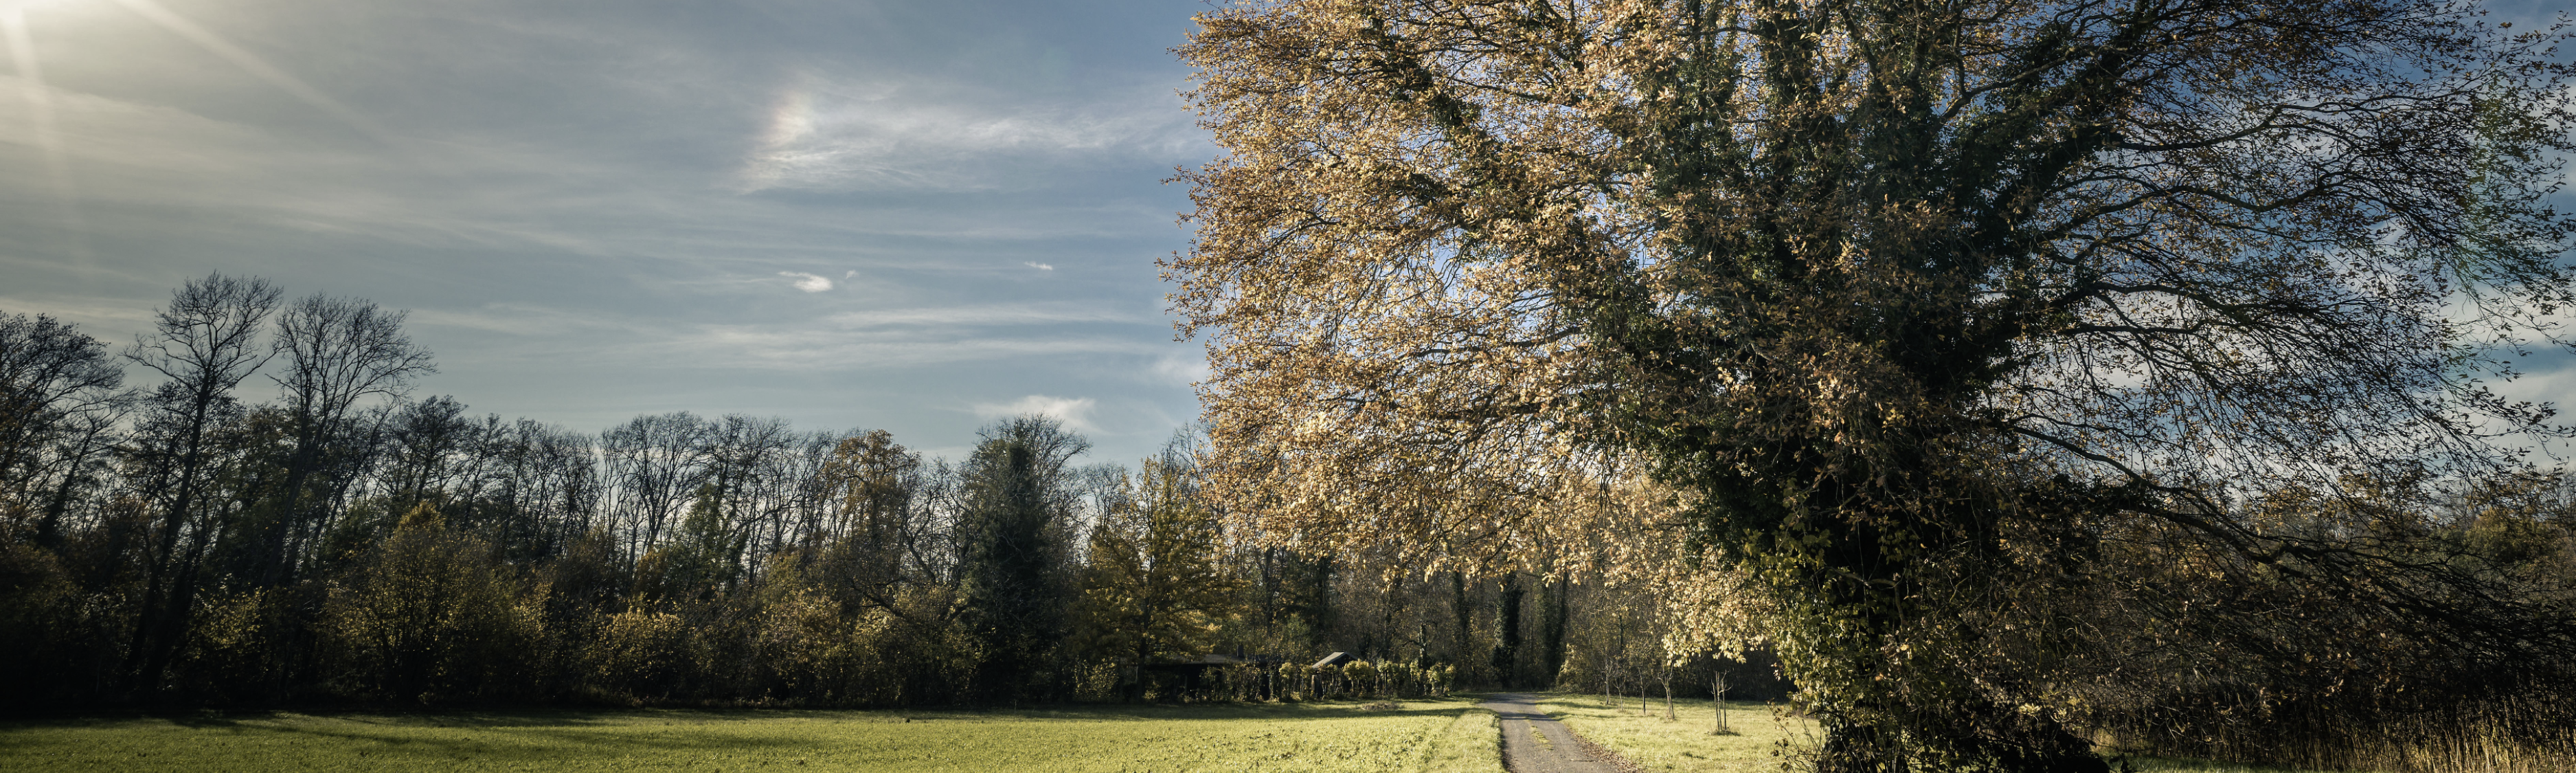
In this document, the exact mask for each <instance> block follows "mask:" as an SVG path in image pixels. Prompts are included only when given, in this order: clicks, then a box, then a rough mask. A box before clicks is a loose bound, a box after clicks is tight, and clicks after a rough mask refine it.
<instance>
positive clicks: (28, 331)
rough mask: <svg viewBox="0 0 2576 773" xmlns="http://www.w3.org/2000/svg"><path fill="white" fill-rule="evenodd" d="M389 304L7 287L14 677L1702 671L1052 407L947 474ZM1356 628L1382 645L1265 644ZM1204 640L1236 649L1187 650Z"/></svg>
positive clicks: (235, 285) (1620, 686)
mask: <svg viewBox="0 0 2576 773" xmlns="http://www.w3.org/2000/svg"><path fill="white" fill-rule="evenodd" d="M403 321H404V318H403V314H402V313H400V312H389V311H386V310H384V309H380V308H378V307H377V306H376V305H375V304H373V303H371V302H367V301H364V300H357V299H345V298H332V297H325V296H320V295H316V296H311V297H306V298H302V299H297V300H292V301H289V300H286V299H285V298H284V293H283V292H282V291H281V290H280V289H279V288H277V287H276V286H274V285H272V284H270V283H269V282H266V281H264V280H260V279H256V278H235V277H226V276H222V275H210V276H208V277H206V278H204V279H201V280H196V281H191V282H189V283H187V284H186V285H185V286H183V287H181V288H179V289H178V290H177V291H176V292H175V293H174V294H173V296H172V299H171V302H170V304H169V305H168V306H167V307H166V308H164V309H161V310H160V311H159V312H158V313H157V314H156V316H155V317H154V318H153V325H152V327H151V329H150V330H149V331H148V332H146V333H144V334H143V335H142V336H140V337H139V338H138V340H137V341H136V342H135V343H133V344H132V345H131V346H126V347H117V348H113V349H112V348H111V347H110V346H109V345H108V344H107V343H106V342H103V341H100V340H97V339H94V338H91V337H89V336H88V335H86V334H84V333H82V332H80V331H79V330H78V329H76V328H75V326H73V325H70V324H66V323H63V322H60V321H57V320H55V319H52V318H50V317H46V316H42V315H32V316H31V315H28V314H23V313H20V314H10V313H5V312H0V674H5V676H0V692H5V693H6V694H7V695H9V696H11V697H13V698H16V699H17V700H18V702H19V704H20V705H96V704H119V703H136V704H151V703H174V702H175V703H197V704H206V703H218V704H220V703H231V704H244V703H253V704H256V703H279V702H313V701H340V700H349V701H370V702H387V701H390V702H404V703H412V702H431V703H436V702H460V701H470V702H492V701H606V702H616V703H633V702H682V703H730V704H757V705H900V704H949V703H975V704H1007V703H1020V702H1030V701H1052V700H1066V699H1109V698H1127V699H1135V698H1146V697H1157V698H1168V697H1182V696H1183V693H1184V691H1185V690H1187V689H1196V690H1198V691H1199V693H1200V694H1202V695H1206V696H1214V697H1226V696H1232V697H1247V696H1249V697H1268V698H1283V697H1289V698H1293V697H1299V696H1301V695H1310V694H1315V693H1318V692H1321V693H1328V694H1329V693H1349V694H1359V693H1368V692H1372V691H1375V692H1386V693H1390V694H1393V693H1419V692H1422V691H1426V690H1437V689H1445V688H1446V687H1447V686H1449V685H1452V684H1456V683H1460V682H1464V683H1468V684H1510V685H1522V686H1530V685H1543V684H1553V683H1556V682H1558V681H1559V680H1560V679H1563V680H1565V681H1566V682H1567V683H1569V684H1574V685H1578V686H1581V687H1584V688H1585V689H1616V690H1619V691H1621V692H1630V693H1634V692H1638V691H1642V690H1646V689H1648V688H1649V687H1654V688H1656V689H1658V690H1662V689H1677V690H1678V691H1679V692H1681V693H1682V694H1694V693H1704V692H1705V685H1706V684H1707V683H1708V679H1709V677H1710V676H1713V675H1715V674H1714V672H1713V671H1712V669H1715V668H1716V666H1715V664H1713V663H1711V662H1708V661H1706V660H1704V659H1702V660H1700V661H1695V662H1689V663H1684V667H1679V668H1677V667H1676V665H1675V661H1676V659H1675V658H1673V657H1671V656H1669V655H1667V654H1665V653H1663V652H1662V651H1661V650H1660V649H1659V648H1660V646H1661V644H1660V640H1658V639H1656V638H1655V636H1654V633H1653V626H1654V622H1653V619H1652V618H1653V616H1654V614H1655V613H1654V611H1653V608H1652V605H1649V604H1643V603H1640V601H1641V600H1642V597H1639V596H1637V595H1636V594H1635V593H1633V592H1623V591H1617V590H1611V589H1606V588H1602V587H1598V586H1597V584H1595V585H1584V584H1578V583H1576V582H1573V581H1571V580H1569V579H1567V578H1565V577H1557V578H1554V579H1550V578H1546V577H1542V576H1540V575H1535V574H1528V573H1511V574H1508V575H1506V576H1503V577H1500V578H1498V579H1496V578H1487V579H1478V578H1471V577H1467V576H1464V575H1459V574H1455V573H1443V574H1436V575H1424V574H1422V573H1419V572H1407V571H1404V570H1403V569H1402V568H1401V567H1397V566H1394V565H1392V562H1391V559H1390V558H1388V557H1384V556H1372V555H1368V554H1364V553H1353V554H1337V555H1304V554H1301V553H1299V552H1297V551H1293V550H1289V549H1285V548H1281V547H1276V546H1265V544H1264V541H1263V540H1260V539H1257V537H1258V536H1259V535H1252V534H1244V533H1240V532H1238V531H1235V530H1233V529H1230V528H1229V527H1228V526H1227V525H1226V524H1227V521H1226V519H1225V518H1224V515H1225V514H1224V513H1223V512H1221V511H1220V509H1219V508H1218V507H1217V506H1215V505H1214V504H1212V503H1210V502H1208V501H1206V500H1205V498H1203V497H1201V496H1200V495H1199V491H1198V486H1199V481H1200V473H1199V471H1198V470H1197V468H1196V467H1195V466H1194V465H1195V462H1194V461H1193V454H1192V452H1191V451H1192V449H1191V448H1190V447H1189V442H1190V441H1189V439H1188V438H1187V437H1186V436H1182V437H1180V438H1178V439H1176V440H1175V442H1174V444H1173V445H1171V446H1170V447H1169V448H1167V449H1166V450H1165V451H1164V452H1163V453H1162V454H1160V455H1159V456H1157V457H1156V458H1153V459H1147V460H1143V461H1142V462H1141V463H1140V464H1138V465H1137V466H1135V467H1133V468H1130V467H1126V466H1121V465H1115V464H1089V465H1085V464H1080V463H1078V462H1079V460H1080V459H1081V457H1082V455H1083V454H1084V453H1085V451H1086V450H1087V449H1088V444H1087V443H1086V442H1085V441H1084V440H1083V438H1081V437H1080V436H1079V435H1077V434H1075V433H1073V432H1070V431H1067V430H1066V429H1065V428H1064V427H1063V426H1061V425H1060V424H1058V423H1056V422H1053V421H1050V420H1047V419H1045V418H1041V417H1021V418H1014V419H1009V420H1004V421H999V422H996V423H994V424H992V425H991V426H989V427H986V428H985V429H984V430H983V431H982V433H981V434H980V435H979V436H978V438H977V442H976V444H975V445H974V450H973V451H972V452H971V453H970V454H969V455H968V456H967V457H966V458H964V459H962V460H956V461H953V462H952V461H949V460H944V459H926V458H924V457H923V456H922V455H921V454H919V453H917V452H914V451H911V450H908V449H907V448H905V447H904V446H903V445H901V444H899V443H898V442H896V440H895V438H894V437H892V436H891V435H890V434H888V433H886V432H883V431H859V430H853V431H848V432H809V431H800V430H797V429H795V428H793V427H791V426H789V425H788V424H787V423H786V422H784V421H781V420H777V419H762V418H754V417H750V416H743V415H726V416H722V417H715V418H708V417H701V416H698V415H694V414H691V413H686V412H680V413H668V414H657V415H647V416H639V417H636V418H635V419H633V420H631V421H628V422H625V423H622V424H619V425H617V426H614V427H609V428H607V429H605V430H603V431H601V432H599V433H597V434H589V433H584V432H580V431H575V430H571V429H566V428H563V427H560V426H555V425H550V424H546V423H542V422H538V421H534V420H529V419H517V420H505V419H503V418H501V417H499V416H497V415H481V416H477V415H474V414H472V413H471V412H469V411H468V410H467V407H466V405H465V404H463V403H460V402H458V401H457V400H455V399H452V398H449V397H443V396H442V397H426V398H421V399H413V398H412V397H411V396H410V392H411V391H412V389H413V385H414V384H415V383H416V381H417V380H418V379H419V377H421V376H423V375H426V374H429V373H432V372H434V364H433V361H432V359H431V356H430V353H429V352H427V351H425V350H423V349H421V348H420V347H418V346H416V345H414V344H412V343H411V342H410V340H409V338H408V337H407V336H406V335H405V334H404V332H403V330H402V324H403ZM129 372H132V373H135V374H138V375H142V376H148V377H149V378H148V379H146V380H147V381H148V382H149V383H146V384H142V385H139V386H129V385H128V384H127V381H126V378H127V375H128V373H129ZM263 396H264V397H265V399H261V398H262V397H263ZM1337 651H1339V652H1347V653H1350V655H1351V656H1352V657H1354V658H1356V659H1359V660H1362V661H1365V663H1364V664H1362V665H1356V666H1341V667H1338V668H1341V669H1349V670H1348V673H1344V671H1342V670H1324V671H1318V670H1316V669H1311V668H1303V669H1301V668H1290V669H1285V670H1281V669H1277V668H1269V667H1265V666H1263V665H1261V664H1279V663H1296V664H1306V663H1312V662H1313V661H1314V660H1315V659H1317V658H1318V657H1320V656H1321V655H1323V654H1327V653H1330V652H1337ZM1209 655H1222V656H1226V657H1228V658H1231V659H1233V660H1235V661H1238V662H1240V663H1244V664H1251V665H1236V666H1232V667H1231V670H1227V669H1210V671H1213V672H1219V673H1216V674H1200V673H1198V672H1194V671H1191V670H1190V669H1186V668H1182V669H1174V668H1169V667H1168V666H1170V665H1171V664H1176V663H1185V662H1191V661H1197V660H1201V659H1203V658H1205V657H1206V656H1209ZM1569 663H1571V664H1572V665H1571V666H1569V665H1568V664H1569ZM1247 669H1249V670H1247ZM1736 669H1737V670H1738V671H1741V672H1744V673H1745V675H1746V676H1744V677H1739V678H1738V679H1737V680H1736V682H1737V683H1738V684H1743V683H1745V682H1746V681H1747V678H1750V679H1752V680H1754V681H1755V682H1759V681H1760V679H1761V678H1762V677H1763V674H1762V673H1761V671H1762V669H1760V668H1747V667H1742V666H1737V667H1736ZM1222 673H1232V674H1235V676H1233V677H1231V678H1224V677H1222V676H1221V674H1222ZM1248 673H1259V674H1263V675H1262V676H1260V677H1259V678H1258V679H1255V678H1252V677H1249V676H1245V675H1244V674H1248ZM1396 674H1402V675H1405V676H1403V677H1402V678H1396V677H1394V676H1391V675H1396ZM1201 676H1211V677H1213V678H1211V679H1201V678H1199V677H1201ZM1676 680H1678V683H1676ZM1650 683H1651V684H1650ZM1255 685H1258V689H1254V688H1253V686H1255ZM1283 685H1286V686H1283ZM1299 685H1302V686H1299ZM1354 685H1369V686H1371V687H1369V688H1367V689H1360V688H1357V687H1354ZM1757 689H1759V688H1757ZM1774 690H1775V691H1776V687H1775V688H1774ZM1220 694H1221V695H1220ZM1739 694H1742V693H1741V692H1739Z"/></svg>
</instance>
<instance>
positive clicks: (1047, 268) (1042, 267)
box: [1020, 260, 1055, 271]
mask: <svg viewBox="0 0 2576 773" xmlns="http://www.w3.org/2000/svg"><path fill="white" fill-rule="evenodd" d="M1020 265H1023V266H1028V267H1029V268H1034V269H1037V270H1039V271H1054V270H1055V266H1054V265H1052V264H1047V263H1039V262H1037V261H1034V260H1032V261H1028V262H1026V263H1022V264H1020Z"/></svg>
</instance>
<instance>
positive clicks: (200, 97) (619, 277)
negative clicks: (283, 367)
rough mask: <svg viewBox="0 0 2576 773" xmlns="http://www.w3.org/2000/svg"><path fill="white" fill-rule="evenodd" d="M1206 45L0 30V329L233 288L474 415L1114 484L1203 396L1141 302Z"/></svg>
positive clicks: (44, 5)
mask: <svg viewBox="0 0 2576 773" xmlns="http://www.w3.org/2000/svg"><path fill="white" fill-rule="evenodd" d="M1204 8H1205V6H1204V5H1202V4H1200V3H1197V2H1189V1H1186V0H1135V1H1131V2H1088V3H1082V4H1066V3H1039V2H1027V3H1013V2H909V3H905V2H847V1H835V2H802V1H799V0H788V1H763V2H733V3H712V2H701V3H665V2H638V1H636V0H616V1H614V2H546V3H504V2H484V1H481V0H440V1H439V2H430V3H392V2H354V3H353V2H345V1H343V2H321V1H320V0H36V1H35V2H18V1H14V0H0V27H5V26H8V25H7V24H6V22H7V21H8V16H9V15H10V14H13V13H14V14H15V15H16V17H17V18H19V19H21V20H22V22H21V23H20V24H18V25H16V29H17V30H21V31H23V37H18V38H16V40H18V41H21V42H23V43H26V44H29V45H14V44H13V45H11V46H10V53H11V55H12V60H11V64H12V65H13V66H11V67H10V68H8V73H9V74H8V76H7V77H6V78H5V79H0V310H5V311H10V312H43V313H49V314H53V315H55V316H58V317H61V318H64V319H68V320H71V321H75V322H78V323H80V324H81V325H82V326H83V328H84V329H85V330H87V331H88V332H90V333H92V334H93V335H98V336H100V337H103V338H107V339H109V340H110V341H117V342H121V341H125V340H130V339H131V337H132V335H133V333H135V332H136V331H138V330H140V329H141V327H142V325H143V324H144V322H145V320H146V318H147V316H148V314H149V313H150V311H151V309H153V308H154V307H156V306H158V305H159V304H160V303H161V302H162V301H163V300H164V299H166V298H167V297H168V293H169V291H170V289H171V288H172V287H174V286H176V285H178V284H179V283H180V282H182V281H184V280H186V279H187V278H190V277H194V276H202V275H204V274H205V273H206V272H208V271H214V270H220V271H223V272H225V273H232V274H256V275H261V276H266V277H268V278H270V279H272V280H275V281H277V282H278V283H280V284H281V285H283V286H284V287H285V288H286V290H287V291H288V292H289V293H290V294H291V295H302V294H307V293H313V292H323V293H329V294H333V295H351V296H361V297H366V298H371V299H374V300H375V301H377V302H379V303H381V304H384V305H385V306H388V307H392V308H402V309H409V310H411V324H410V329H411V331H412V333H413V336H414V338H415V340H417V341H418V342H420V343H422V344H424V345H426V346H428V347H429V348H431V349H433V350H435V351H436V352H437V354H438V361H439V365H440V367H441V370H442V372H441V373H439V374H437V375H434V376H430V377H427V378H425V379H424V380H423V381H422V382H421V383H420V385H419V388H418V393H419V394H423V395H426V394H453V395H455V396H456V397H457V398H458V399H460V400H462V401H464V402H465V403H467V404H468V405H469V406H471V407H472V408H473V409H474V410H475V411H477V412H494V413H499V414H502V415H504V416H526V417H529V418H534V419H538V420H541V421H548V422H554V423H559V424H563V425H566V426H570V427H573V428H578V429H583V430H591V431H596V430H598V429H600V428H602V427H605V426H607V425H609V424H612V423H615V422H618V421H621V420H623V419H625V418H627V417H630V416H633V415H635V414H637V413H643V412H660V411H671V410H693V411H697V412H699V413H701V414H710V415H712V414H721V413H727V412H743V413H750V414H755V415H763V416H781V417H786V418H788V419H791V420H793V421H794V422H796V423H797V425H799V426H800V427H804V428H807V429H842V428H849V427H870V428H885V429H889V430H892V431H893V432H894V433H895V434H896V436H897V438H898V439H899V440H900V441H902V442H904V443H906V444H908V445H911V446H913V447H915V448H917V449H923V450H928V451H931V452H933V453H940V454H946V455H949V456H952V457H953V456H956V455H958V454H959V453H960V452H961V451H962V450H963V449H964V448H965V447H966V446H967V445H968V444H969V443H971V442H972V436H973V432H974V430H975V428H976V427H978V426H980V425H982V424H985V423H987V422H989V421H990V420H991V419H993V418H995V417H997V416H1001V415H1007V414H1010V413H1014V412H1019V411H1028V410H1040V411H1045V412H1050V413H1053V414H1055V415H1057V416H1059V417H1060V418H1063V419H1064V420H1066V421H1067V422H1068V423H1069V424H1071V425H1073V426H1074V427H1075V428H1077V429H1080V430H1081V431H1083V432H1084V433H1085V434H1086V435H1088V436H1090V437H1091V438H1092V439H1093V441H1094V443H1095V446H1096V451H1095V453H1094V458H1101V459H1111V460H1124V461H1130V462H1132V461H1133V460H1134V459H1135V458H1137V457H1140V456H1143V455H1145V454H1148V453H1150V452H1151V451H1152V450H1153V449H1154V448H1156V447H1157V446H1159V445H1160V444H1161V443H1162V442H1163V440H1164V439H1165V438H1167V437H1168V436H1169V435H1170V433H1171V432H1172V431H1173V430H1174V429H1175V428H1177V427H1179V426H1180V425H1181V424H1183V423H1184V422H1187V421H1190V420H1191V419H1192V418H1193V417H1194V416H1195V415H1196V412H1197V406H1196V401H1195V398H1194V397H1193V394H1192V391H1191V388H1190V381H1191V380H1192V379H1194V378H1196V377H1198V376H1199V374H1201V373H1202V372H1203V369H1204V364H1203V363H1204V361H1203V358H1202V356H1201V353H1200V350H1199V348H1198V346H1197V345H1196V344H1194V343H1181V342H1175V341H1173V340H1172V337H1173V333H1172V330H1171V327H1170V324H1169V321H1168V317H1167V316H1166V315H1165V313H1164V311H1163V295H1164V293H1165V292H1166V286H1165V285H1163V284H1162V283H1161V282H1160V281H1159V280H1158V279H1157V277H1156V268H1155V265H1154V261H1155V259H1156V258H1158V257H1161V256H1163V255H1166V254H1169V253H1170V252H1172V251H1174V250H1178V249H1182V248H1184V247H1185V246H1186V244H1187V232H1186V231H1185V230H1183V229H1182V228H1180V227H1179V226H1178V225H1176V223H1175V215H1176V213H1177V212H1178V211H1180V210H1181V209H1183V208H1185V207H1186V206H1187V199H1186V196H1185V191H1184V190H1183V189H1182V188H1181V187H1180V186H1178V185H1165V184H1163V182H1162V181H1163V180H1164V179H1165V178H1167V177H1169V176H1170V175H1171V174H1172V170H1173V168H1174V167H1175V166H1178V165H1185V164H1195V163H1197V162H1199V161H1201V160H1204V159H1205V158H1207V157H1208V156H1210V155H1211V154H1212V153H1213V148H1212V147H1211V146H1210V145H1209V144H1208V142H1207V139H1206V135H1205V133H1204V132H1202V131H1200V130H1199V129H1197V128H1196V126H1195V125H1194V121H1195V118H1194V117H1193V116H1191V115H1190V114H1189V113H1188V111H1187V109H1186V107H1185V106H1184V105H1183V104H1182V102H1181V100H1180V98H1179V97H1178V96H1176V94H1175V92H1176V90H1178V89H1180V88H1183V87H1185V86H1186V83H1185V79H1186V77H1187V74H1188V70H1187V69H1186V68H1185V67H1183V66H1182V65H1181V64H1179V63H1178V62H1177V61H1175V60H1173V59H1172V57H1171V56H1170V54H1169V53H1168V52H1167V51H1166V49H1168V48H1169V47H1171V46H1173V45H1176V44H1178V43H1180V42H1181V41H1182V39H1183V36H1184V35H1185V34H1186V33H1187V32H1188V30H1189V29H1190V25H1191V22H1190V15H1191V14H1192V13H1194V12H1196V11H1199V10H1203V9H1204ZM0 31H7V30H0ZM29 54H32V56H29ZM28 64H32V65H34V68H33V72H32V73H31V72H30V71H29V68H27V67H26V66H25V65H28ZM31 74H33V75H36V76H39V77H38V78H30V77H29V76H30V75H31ZM263 383H264V381H254V382H252V383H251V385H250V386H249V387H246V389H245V394H244V396H245V397H249V398H253V399H258V398H263V397H264V396H265V395H264V393H263V392H262V391H261V390H260V389H259V388H258V387H259V386H260V385H261V384H263Z"/></svg>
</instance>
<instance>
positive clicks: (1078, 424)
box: [975, 395, 1100, 432]
mask: <svg viewBox="0 0 2576 773" xmlns="http://www.w3.org/2000/svg"><path fill="white" fill-rule="evenodd" d="M1096 407H1098V404H1096V403H1094V402H1092V400H1091V398H1088V397H1048V396H1046V395H1029V396H1027V397H1023V398H1020V399H1018V400H1013V401H1011V402H1007V403H976V404H975V415H977V416H982V417H984V418H987V419H1003V418H1010V417H1013V416H1027V415H1029V414H1037V415H1039V416H1045V417H1047V418H1050V419H1054V420H1056V421H1060V422H1064V428H1065V429H1069V430H1073V431H1075V432H1099V431H1100V427H1098V426H1096V425H1093V424H1092V423H1091V411H1092V409H1094V408H1096Z"/></svg>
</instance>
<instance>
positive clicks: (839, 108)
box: [735, 76, 1205, 192]
mask: <svg viewBox="0 0 2576 773" xmlns="http://www.w3.org/2000/svg"><path fill="white" fill-rule="evenodd" d="M927 91H930V90H928V89H913V90H905V89H899V88H892V87H885V86H873V85H868V84H858V85H842V84H827V83H822V82H820V81H819V80H818V79H815V78H813V77H810V76H809V77H804V78H800V79H799V80H798V81H797V82H796V83H794V84H793V85H791V86H789V87H788V88H786V89H784V90H782V93H781V94H780V96H779V98H778V100H777V101H776V103H775V104H773V105H772V106H771V108H770V115H769V116H768V122H767V123H768V125H767V127H766V128H765V129H764V130H763V132H762V133H761V136H760V137H759V141H758V147H757V149H756V150H754V151H753V153H752V154H751V157H750V158H749V159H748V161H747V162H746V163H745V164H744V165H743V167H742V170H741V172H740V173H739V174H738V175H737V180H736V182H735V185H736V187H737V189H738V190H741V191H743V192H752V191H760V190H769V189H782V190H803V191H826V192H832V191H852V190H863V189H867V190H883V189H889V188H894V189H929V190H986V189H994V188H1010V187H1016V186H1017V185H1018V184H1020V183H1021V182H1022V181H1024V180H1025V179H1026V176H1025V174H1023V173H1024V172H1025V168H1024V167H1025V166H1026V165H1028V164H1029V163H1031V162H1032V161H1033V160H1040V161H1042V160H1050V159H1052V160H1064V159H1071V158H1080V157H1085V156H1102V155H1138V154H1147V155H1175V156H1177V155H1181V154H1188V153H1192V152H1195V151H1196V150H1198V149H1199V147H1200V146H1201V145H1203V144H1204V143H1205V140H1204V139H1203V137H1202V135H1201V134H1200V133H1199V132H1198V130H1197V129H1196V128H1195V126H1194V125H1193V124H1192V122H1191V121H1190V120H1189V115H1188V112H1187V111H1186V110H1183V109H1181V106H1180V104H1179V103H1178V101H1177V100H1176V99H1175V98H1174V97H1173V96H1172V95H1171V94H1170V92H1169V91H1168V89H1156V90H1152V91H1141V90H1140V91H1139V92H1138V93H1136V94H1135V95H1133V96H1132V97H1130V98H1127V99H1123V100H1113V101H1110V102H1107V103H1097V102H1094V103H1087V104H1082V105H1029V104H1027V103H1025V102H1017V101H1013V102H1005V103H1002V104H998V105H984V104H974V103H971V102H966V101H953V102H952V101H947V100H942V99H921V98H918V97H916V96H915V94H917V93H923V92H927Z"/></svg>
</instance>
